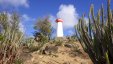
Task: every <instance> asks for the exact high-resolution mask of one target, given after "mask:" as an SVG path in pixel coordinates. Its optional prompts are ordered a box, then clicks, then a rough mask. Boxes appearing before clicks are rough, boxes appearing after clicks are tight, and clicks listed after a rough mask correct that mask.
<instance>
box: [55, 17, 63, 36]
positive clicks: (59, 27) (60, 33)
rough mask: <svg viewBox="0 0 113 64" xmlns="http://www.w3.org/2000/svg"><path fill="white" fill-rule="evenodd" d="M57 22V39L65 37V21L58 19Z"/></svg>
mask: <svg viewBox="0 0 113 64" xmlns="http://www.w3.org/2000/svg"><path fill="white" fill-rule="evenodd" d="M56 22H57V37H63V26H62V23H63V20H62V19H56Z"/></svg>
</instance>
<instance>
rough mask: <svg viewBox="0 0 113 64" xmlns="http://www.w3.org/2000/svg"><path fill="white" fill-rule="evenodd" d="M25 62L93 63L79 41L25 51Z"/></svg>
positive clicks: (48, 63)
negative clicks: (30, 51) (39, 49)
mask: <svg viewBox="0 0 113 64" xmlns="http://www.w3.org/2000/svg"><path fill="white" fill-rule="evenodd" d="M23 58H24V64H93V63H92V62H91V60H90V58H89V56H88V55H87V54H86V53H85V52H84V51H83V49H82V47H81V45H80V44H79V43H78V42H75V43H74V44H64V45H62V46H55V45H52V44H51V45H49V47H47V46H46V47H45V48H44V49H43V50H42V54H39V51H35V52H32V53H24V54H23Z"/></svg>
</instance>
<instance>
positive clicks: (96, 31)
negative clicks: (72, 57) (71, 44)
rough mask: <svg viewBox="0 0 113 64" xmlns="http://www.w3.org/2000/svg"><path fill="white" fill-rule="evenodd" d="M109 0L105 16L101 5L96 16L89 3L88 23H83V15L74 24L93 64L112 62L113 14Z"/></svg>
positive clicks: (109, 63)
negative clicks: (76, 23)
mask: <svg viewBox="0 0 113 64" xmlns="http://www.w3.org/2000/svg"><path fill="white" fill-rule="evenodd" d="M112 14H113V13H112V12H111V9H110V0H108V2H107V17H106V18H105V16H104V8H103V5H102V7H101V9H99V11H98V14H97V16H95V14H94V7H93V5H91V8H90V13H89V23H88V25H86V24H85V22H86V21H85V20H84V15H83V17H82V18H80V20H79V22H78V25H77V26H76V30H77V31H76V35H77V37H78V39H79V41H80V43H81V45H82V46H83V48H84V50H85V51H86V52H87V53H88V54H89V57H90V58H91V60H92V62H93V63H94V64H113V16H112Z"/></svg>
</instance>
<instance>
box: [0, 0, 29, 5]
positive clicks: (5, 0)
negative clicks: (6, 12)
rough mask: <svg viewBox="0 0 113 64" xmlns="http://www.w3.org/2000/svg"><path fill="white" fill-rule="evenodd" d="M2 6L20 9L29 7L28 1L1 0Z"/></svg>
mask: <svg viewBox="0 0 113 64" xmlns="http://www.w3.org/2000/svg"><path fill="white" fill-rule="evenodd" d="M0 4H1V5H3V6H4V4H5V5H7V6H14V7H19V6H24V7H29V4H28V0H0Z"/></svg>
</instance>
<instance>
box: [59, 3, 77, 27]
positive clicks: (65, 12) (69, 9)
mask: <svg viewBox="0 0 113 64" xmlns="http://www.w3.org/2000/svg"><path fill="white" fill-rule="evenodd" d="M57 17H58V18H61V19H63V21H64V22H63V27H64V29H69V28H73V27H74V25H75V24H77V22H78V13H77V11H76V8H75V7H74V5H63V4H62V5H61V6H60V8H59V12H58V13H57Z"/></svg>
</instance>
